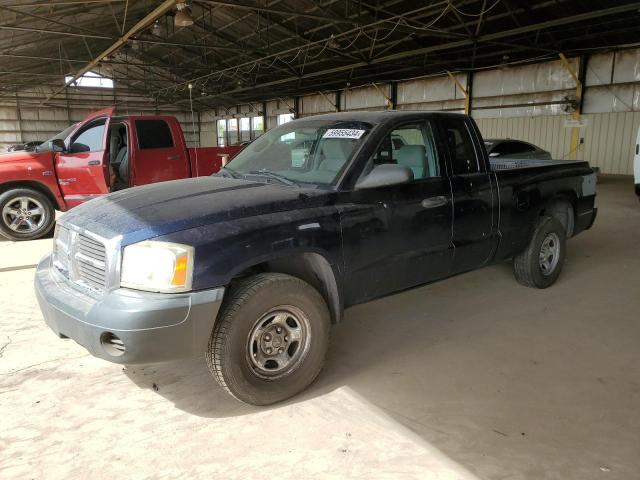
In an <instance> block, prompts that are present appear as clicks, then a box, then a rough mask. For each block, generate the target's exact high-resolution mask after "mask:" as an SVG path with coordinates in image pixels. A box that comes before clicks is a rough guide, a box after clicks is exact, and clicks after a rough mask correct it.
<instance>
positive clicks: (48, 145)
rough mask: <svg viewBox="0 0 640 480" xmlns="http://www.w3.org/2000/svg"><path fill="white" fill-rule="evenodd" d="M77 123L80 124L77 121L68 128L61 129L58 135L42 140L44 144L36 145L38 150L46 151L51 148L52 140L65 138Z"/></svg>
mask: <svg viewBox="0 0 640 480" xmlns="http://www.w3.org/2000/svg"><path fill="white" fill-rule="evenodd" d="M77 125H78V124H77V123H74V124H73V125H70V126H68V127H67V128H65V129H64V130H63V131H61V132H60V133H58V134H57V135H54V136H53V137H51V138H50V139H48V140H45V141H44V142H42V145H38V146H37V147H36V151H37V152H44V151H48V150H51V142H52V141H53V140H65V139H66V138H67V137H68V136H69V135H70V134H71V132H72V131H73V129H74V128H76V126H77Z"/></svg>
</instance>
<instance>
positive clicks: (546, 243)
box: [538, 232, 560, 276]
mask: <svg viewBox="0 0 640 480" xmlns="http://www.w3.org/2000/svg"><path fill="white" fill-rule="evenodd" d="M538 259H539V264H540V271H541V272H542V274H543V275H544V276H549V275H551V274H552V273H553V272H554V270H555V269H556V266H557V265H558V261H559V259H560V238H559V237H558V235H557V234H556V233H553V232H551V233H548V234H547V236H546V237H544V240H543V241H542V245H541V246H540V255H539V257H538Z"/></svg>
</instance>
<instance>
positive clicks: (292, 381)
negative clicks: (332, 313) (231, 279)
mask: <svg viewBox="0 0 640 480" xmlns="http://www.w3.org/2000/svg"><path fill="white" fill-rule="evenodd" d="M229 293H230V295H229V297H228V298H225V301H224V303H223V305H222V307H221V310H220V313H219V314H218V318H217V320H216V324H215V327H214V329H213V332H212V334H211V338H210V340H209V345H208V348H207V351H206V359H207V365H208V367H209V370H210V371H211V373H212V374H213V376H214V377H215V378H216V380H217V381H218V383H219V384H220V385H221V386H222V387H223V388H224V389H225V390H227V392H229V393H230V394H231V395H233V396H234V397H235V398H237V399H238V400H240V401H242V402H245V403H249V404H252V405H269V404H272V403H276V402H279V401H282V400H285V399H287V398H289V397H292V396H293V395H295V394H297V393H299V392H301V391H302V390H304V389H305V388H306V387H308V386H309V385H310V384H311V382H313V380H314V379H315V378H316V377H317V375H318V374H319V373H320V370H321V369H322V366H323V364H324V358H325V355H326V352H327V347H328V344H329V330H330V322H329V309H328V308H327V304H326V303H325V301H324V299H323V298H322V296H321V295H320V293H318V291H317V290H316V289H314V288H313V287H311V285H309V284H308V283H306V282H304V281H302V280H300V279H299V278H296V277H292V276H290V275H285V274H281V273H261V274H258V275H255V276H253V277H250V278H249V279H246V280H244V281H242V282H241V283H240V284H238V285H237V286H235V287H234V288H233V290H232V291H230V292H229ZM289 309H291V311H293V312H294V313H292V315H293V317H287V318H286V320H278V318H276V317H274V318H273V319H271V320H270V319H269V318H270V317H269V315H275V314H276V313H277V312H283V311H287V310H289ZM274 312H275V313H274ZM284 316H285V317H286V314H285V315H284ZM298 317H300V319H298ZM280 318H283V317H280ZM290 320H291V322H292V324H295V323H296V321H295V320H297V321H298V322H300V325H304V331H305V332H308V333H309V335H308V336H306V334H305V335H302V337H304V338H305V341H304V342H302V341H300V342H298V345H297V348H294V345H293V344H294V343H296V342H295V341H291V338H293V337H294V335H295V333H293V334H291V333H290V335H291V338H289V342H290V343H289V344H286V343H285V344H282V343H280V342H281V341H286V340H287V338H288V337H287V336H286V335H285V334H286V333H287V332H288V331H289V330H286V329H281V330H282V331H283V333H280V331H278V332H277V334H276V331H275V330H273V329H274V328H276V326H277V325H284V326H285V327H286V328H291V325H289V321H290ZM282 322H285V323H286V324H287V325H285V323H282ZM298 328H300V327H298ZM266 329H272V330H269V331H267V330H266ZM291 331H294V330H293V329H292V330H291ZM297 331H298V332H300V331H301V330H297ZM255 332H262V333H260V334H258V333H255ZM269 332H270V333H272V334H273V338H271V337H269V335H268V333H269ZM277 335H280V336H279V337H278V343H277V344H276V343H275V342H276V336H277ZM267 337H269V338H268V339H269V340H271V341H272V343H268V344H265V343H264V339H265V338H267ZM254 338H259V339H260V340H255V339H254ZM265 345H266V346H265ZM274 345H275V346H276V347H280V346H281V345H282V347H284V348H283V349H279V350H284V352H282V354H284V355H286V356H288V357H289V356H290V355H289V353H290V352H292V355H291V356H290V358H291V359H293V358H297V360H296V362H293V360H291V362H292V363H291V369H290V370H286V369H285V370H283V371H282V372H281V373H274V374H272V373H271V371H268V370H267V368H266V367H264V368H263V367H262V366H258V365H256V362H259V361H260V360H261V359H259V358H257V355H258V354H259V355H260V356H261V357H264V358H271V356H270V355H267V354H266V352H267V350H269V349H270V348H271V346H274ZM258 348H261V349H262V350H260V351H259V352H257V349H258ZM298 349H299V350H298ZM251 352H257V353H251ZM273 353H274V354H275V353H276V352H273ZM296 355H298V357H296ZM269 361H270V360H267V362H266V363H265V365H267V366H268V365H269V363H268V362H269ZM274 363H275V364H276V365H277V366H278V368H279V367H280V364H279V363H278V362H277V361H274ZM283 363H285V364H286V362H283ZM271 368H273V366H272V367H271Z"/></svg>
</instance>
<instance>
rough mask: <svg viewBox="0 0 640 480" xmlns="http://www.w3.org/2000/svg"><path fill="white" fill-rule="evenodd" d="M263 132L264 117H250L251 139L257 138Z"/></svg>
mask: <svg viewBox="0 0 640 480" xmlns="http://www.w3.org/2000/svg"><path fill="white" fill-rule="evenodd" d="M263 133H264V117H262V116H260V117H252V118H251V140H254V139H256V138H258V137H259V136H260V135H262V134H263Z"/></svg>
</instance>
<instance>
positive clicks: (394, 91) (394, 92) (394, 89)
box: [391, 82, 398, 110]
mask: <svg viewBox="0 0 640 480" xmlns="http://www.w3.org/2000/svg"><path fill="white" fill-rule="evenodd" d="M391 108H392V109H393V110H397V108H398V82H391Z"/></svg>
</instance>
